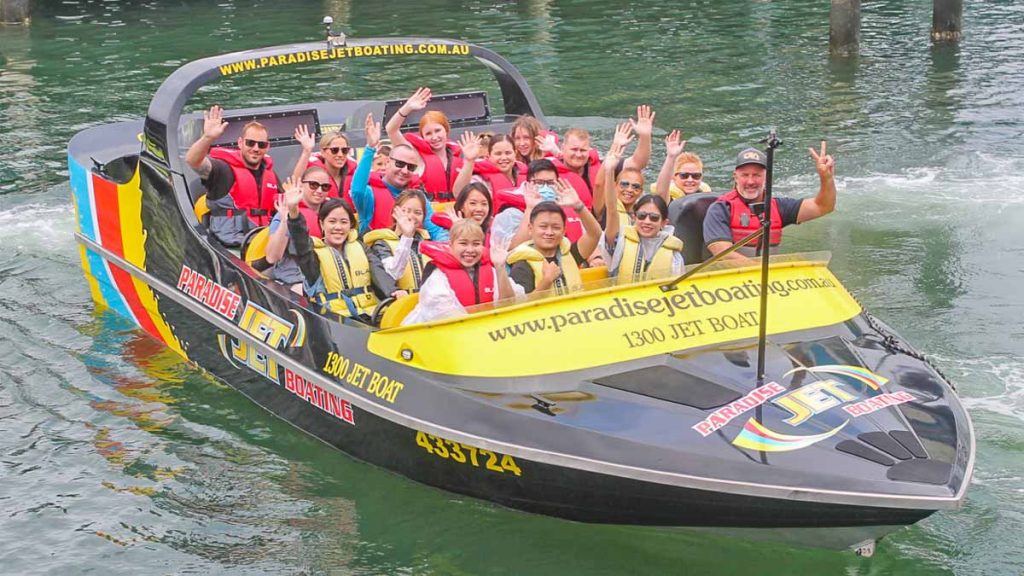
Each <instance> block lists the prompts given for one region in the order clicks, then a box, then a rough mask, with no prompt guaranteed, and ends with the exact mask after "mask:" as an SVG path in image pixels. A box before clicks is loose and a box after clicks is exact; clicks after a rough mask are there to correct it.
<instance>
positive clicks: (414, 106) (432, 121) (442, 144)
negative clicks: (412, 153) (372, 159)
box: [386, 87, 462, 202]
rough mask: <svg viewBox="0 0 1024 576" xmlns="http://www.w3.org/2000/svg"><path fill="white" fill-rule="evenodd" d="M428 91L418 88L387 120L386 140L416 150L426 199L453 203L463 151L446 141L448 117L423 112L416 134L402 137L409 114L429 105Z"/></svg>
mask: <svg viewBox="0 0 1024 576" xmlns="http://www.w3.org/2000/svg"><path fill="white" fill-rule="evenodd" d="M430 96H431V92H430V88H427V87H422V88H418V89H417V90H416V92H414V93H413V94H412V96H410V97H409V99H408V100H406V101H405V103H404V104H402V105H401V106H400V107H399V108H398V110H397V111H395V113H394V114H393V115H392V116H391V118H389V119H388V123H387V126H386V130H387V133H388V138H391V141H392V142H393V143H394V144H395V146H399V145H401V144H408V145H410V146H412V147H413V149H415V150H416V152H417V153H418V154H419V156H420V162H422V163H423V165H424V167H423V177H422V178H423V185H424V188H425V189H426V191H427V195H428V196H429V197H430V199H431V200H433V201H436V202H450V201H452V200H454V199H455V197H454V196H453V195H452V190H453V189H454V185H455V178H456V176H457V175H458V173H459V169H460V168H461V167H462V158H461V155H462V150H461V148H460V147H459V145H458V144H456V143H455V142H451V141H450V140H448V135H449V133H450V132H451V127H450V126H449V124H448V117H447V116H445V115H444V114H443V113H441V112H438V111H437V110H429V111H427V112H424V113H423V115H422V116H421V117H420V120H419V133H418V134H402V130H401V128H402V124H403V123H404V122H405V121H406V120H408V118H409V115H410V114H415V113H416V112H420V111H422V110H423V109H424V108H426V107H427V103H428V102H430Z"/></svg>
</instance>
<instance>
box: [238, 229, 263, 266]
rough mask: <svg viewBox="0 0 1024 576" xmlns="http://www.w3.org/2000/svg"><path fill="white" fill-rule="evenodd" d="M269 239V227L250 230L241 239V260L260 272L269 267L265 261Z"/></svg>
mask: <svg viewBox="0 0 1024 576" xmlns="http://www.w3.org/2000/svg"><path fill="white" fill-rule="evenodd" d="M269 239H270V228H269V227H267V226H260V227H259V228H255V229H253V230H250V231H249V233H248V234H246V235H245V238H244V239H243V240H242V247H241V254H242V260H245V262H246V263H247V264H249V265H250V266H252V267H253V268H255V269H256V270H258V271H260V272H262V271H264V270H266V269H268V268H270V264H268V263H267V261H266V257H267V241H268V240H269Z"/></svg>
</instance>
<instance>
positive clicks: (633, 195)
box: [615, 170, 644, 210]
mask: <svg viewBox="0 0 1024 576" xmlns="http://www.w3.org/2000/svg"><path fill="white" fill-rule="evenodd" d="M615 186H616V189H617V191H618V196H619V201H620V202H622V205H623V206H625V207H626V209H627V210H628V209H629V208H630V207H631V206H632V205H633V203H634V202H636V199H637V198H639V197H640V195H641V194H643V191H644V177H643V176H642V175H641V174H640V172H638V171H636V170H623V171H622V172H620V173H619V179H618V180H617V181H616V182H615Z"/></svg>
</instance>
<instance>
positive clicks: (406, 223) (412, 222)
mask: <svg viewBox="0 0 1024 576" xmlns="http://www.w3.org/2000/svg"><path fill="white" fill-rule="evenodd" d="M391 214H392V216H394V218H395V224H397V225H398V232H399V234H401V235H402V236H408V237H410V238H412V236H413V234H415V233H416V219H414V218H413V217H412V216H410V215H408V214H406V213H405V210H402V209H401V208H399V207H398V206H395V210H394V212H392V213H391Z"/></svg>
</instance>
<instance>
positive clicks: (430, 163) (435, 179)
mask: <svg viewBox="0 0 1024 576" xmlns="http://www.w3.org/2000/svg"><path fill="white" fill-rule="evenodd" d="M405 140H406V141H407V142H408V143H409V145H410V146H412V147H413V148H415V149H416V151H417V152H419V154H420V158H422V159H423V176H421V178H422V180H423V187H424V188H425V189H426V191H427V196H428V198H430V199H431V200H435V201H437V202H451V201H453V200H455V195H454V194H452V184H454V183H455V178H456V177H457V176H458V175H459V170H461V169H462V148H461V147H459V145H458V144H456V143H455V142H448V143H447V144H446V146H447V148H448V150H447V152H448V168H445V167H444V165H443V164H441V159H440V158H438V157H437V154H434V151H433V150H431V149H430V144H427V141H426V140H424V139H423V138H422V137H421V136H420V135H418V134H406V135H405Z"/></svg>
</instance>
